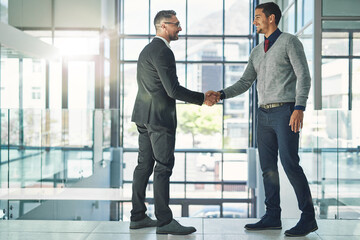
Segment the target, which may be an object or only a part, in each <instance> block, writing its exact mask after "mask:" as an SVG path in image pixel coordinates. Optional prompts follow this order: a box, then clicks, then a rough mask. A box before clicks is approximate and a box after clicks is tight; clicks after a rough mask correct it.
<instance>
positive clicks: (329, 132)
mask: <svg viewBox="0 0 360 240" xmlns="http://www.w3.org/2000/svg"><path fill="white" fill-rule="evenodd" d="M117 115H118V110H40V109H24V110H19V109H2V110H1V159H0V160H1V161H0V186H1V190H2V191H3V192H4V191H5V190H16V189H23V190H27V189H29V191H30V190H33V191H35V190H34V189H44V191H46V192H45V194H43V195H42V196H46V197H42V198H40V197H36V196H39V195H30V196H32V197H33V198H31V197H28V198H26V197H25V199H24V198H21V197H19V198H17V197H16V196H15V195H11V194H10V195H9V194H8V195H6V194H5V195H4V194H3V195H1V194H0V209H5V212H6V213H5V214H4V215H3V217H4V218H11V217H10V216H11V212H13V216H12V218H13V219H14V218H21V217H26V216H27V213H29V212H31V211H33V209H34V208H32V207H27V206H40V205H44V204H45V205H46V204H47V203H46V202H51V201H56V197H57V196H60V195H56V194H60V193H62V191H58V190H57V189H64V190H66V189H72V188H79V189H83V188H86V189H89V190H91V189H93V191H89V192H87V193H86V194H85V193H84V192H82V191H80V190H79V191H78V193H77V194H76V191H75V192H74V191H72V192H71V193H70V194H69V195H66V197H63V195H62V196H61V197H59V201H68V202H69V203H70V202H71V203H72V204H73V205H76V201H86V203H89V201H91V204H90V203H89V206H87V205H86V204H82V205H83V206H84V207H88V208H91V209H94V206H98V208H97V209H101V211H106V212H107V213H108V214H106V217H104V216H102V217H104V218H105V219H128V217H129V211H130V209H131V204H130V196H131V183H132V173H133V169H134V167H135V166H136V162H137V148H136V142H137V134H136V131H134V129H133V128H131V127H129V126H131V125H130V124H129V121H128V118H126V117H124V119H125V120H124V121H125V124H124V127H123V129H120V131H123V132H125V134H124V133H123V134H124V135H126V138H125V139H124V142H125V144H124V143H123V144H124V145H125V146H126V147H121V146H120V147H119V149H121V151H120V153H121V154H120V158H121V159H120V160H121V161H120V162H121V164H120V165H119V169H118V170H116V171H117V172H118V174H117V175H116V174H115V178H116V177H120V178H121V181H119V182H121V184H120V185H118V187H115V188H114V185H113V184H112V181H113V179H112V178H114V175H113V173H112V172H111V171H112V170H111V168H112V167H111V166H112V160H113V157H114V155H113V150H114V148H111V147H110V137H111V136H110V134H111V132H112V131H111V126H112V123H111V121H118V120H119V119H117V118H116V117H115V118H114V117H113V116H117ZM359 120H360V119H359V113H355V112H354V111H353V112H351V111H336V110H328V111H313V112H312V111H308V110H307V111H306V113H305V122H304V128H303V130H302V132H301V148H300V158H301V165H302V166H303V168H304V171H305V173H306V175H307V177H308V180H309V183H310V187H311V191H312V196H313V200H314V203H315V207H316V210H317V214H318V216H319V217H321V218H347V219H353V218H359V217H360V192H359V191H358V189H359V185H360V178H359V177H358V176H359V172H360V154H359V152H360V147H359V143H360V140H359V139H360V130H359V127H358V125H356V124H355V123H357V122H359ZM126 122H128V123H127V124H126ZM119 134H121V133H120V132H119ZM119 136H120V135H119ZM183 137H184V135H182V134H180V133H178V136H177V141H181V140H182V139H183ZM187 139H188V138H187ZM219 141H221V139H219ZM130 143H131V144H130ZM239 147H244V146H239ZM175 158H176V163H175V167H174V171H173V175H172V177H171V183H170V188H171V206H172V208H173V211H174V215H175V216H202V217H215V216H216V217H219V216H222V217H226V216H232V217H249V216H250V217H251V216H254V207H255V199H256V196H255V195H254V192H253V191H252V189H249V188H248V187H247V179H248V176H247V174H248V172H247V151H246V149H245V148H243V149H203V148H202V149H201V148H190V149H176V152H175ZM116 166H117V165H116ZM110 170H111V171H110ZM94 179H95V180H94ZM115 180H116V179H115ZM48 189H55V190H56V191H54V193H53V195H51V194H52V193H51V192H50V193H49V192H48ZM104 190H105V191H104ZM98 191H100V192H106V194H116V191H121V194H120V195H116V197H113V195H110V196H111V197H109V198H108V199H109V201H108V202H110V203H109V204H110V207H109V204H106V203H105V202H106V200H104V199H106V197H105V198H100V199H96V198H97V197H96V196H95V194H94V193H97V192H98ZM91 192H92V193H91ZM23 193H24V192H23ZM43 193H44V192H43ZM47 194H50V195H51V196H50V197H49V195H47ZM79 194H85V195H86V196H84V197H83V198H81V197H80V198H79V196H77V195H79ZM6 196H8V198H6ZM147 197H148V202H149V211H150V212H151V210H152V208H153V207H152V202H153V200H152V178H151V179H150V183H149V187H148V189H147ZM21 199H22V200H21ZM72 200H73V201H72ZM44 201H45V202H44ZM94 201H95V202H94ZM96 201H100V206H99V203H96ZM111 202H116V204H115V205H113V204H112V203H111ZM53 204H55V203H53ZM57 204H58V205H59V204H60V203H57ZM58 205H57V206H58ZM11 208H13V209H11ZM14 208H15V209H14ZM54 208H55V207H54ZM16 209H17V210H18V212H17V213H16V214H14V212H15V210H16ZM20 209H21V211H20ZM26 209H28V210H26ZM92 212H94V214H93V215H91V217H90V216H89V218H90V219H94V220H99V217H97V216H96V214H97V213H96V211H95V210H93V211H92ZM113 212H116V213H115V215H116V217H113V215H114V213H113ZM28 215H29V216H30V214H28ZM31 216H33V215H31ZM58 217H59V219H60V218H61V214H60V213H59V214H58ZM55 218H56V216H55ZM80 218H81V217H80ZM84 218H85V217H83V218H82V219H84ZM74 219H77V217H74Z"/></svg>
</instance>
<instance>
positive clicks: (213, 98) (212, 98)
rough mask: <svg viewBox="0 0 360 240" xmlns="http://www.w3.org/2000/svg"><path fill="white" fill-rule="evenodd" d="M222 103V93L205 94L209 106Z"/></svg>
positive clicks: (210, 92)
mask: <svg viewBox="0 0 360 240" xmlns="http://www.w3.org/2000/svg"><path fill="white" fill-rule="evenodd" d="M219 101H220V93H219V92H215V91H212V90H210V91H207V92H206V93H205V100H204V103H205V104H206V105H208V106H212V105H214V104H216V103H218V102H219Z"/></svg>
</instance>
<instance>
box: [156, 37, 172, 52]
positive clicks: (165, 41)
mask: <svg viewBox="0 0 360 240" xmlns="http://www.w3.org/2000/svg"><path fill="white" fill-rule="evenodd" d="M155 37H156V38H160V39H161V40H163V41H164V43H165V44H166V46H168V48H170V49H171V47H170V43H169V42H168V41H167V40H166V39H165V38H163V37H160V36H158V35H156V36H155Z"/></svg>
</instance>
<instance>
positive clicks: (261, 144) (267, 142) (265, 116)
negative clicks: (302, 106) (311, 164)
mask: <svg viewBox="0 0 360 240" xmlns="http://www.w3.org/2000/svg"><path fill="white" fill-rule="evenodd" d="M293 111H294V104H293V103H287V104H285V105H283V106H280V107H275V108H270V109H263V108H259V111H258V117H257V126H258V127H257V143H258V150H259V157H260V166H261V170H262V172H263V181H264V189H265V205H266V214H267V215H270V216H272V217H275V218H280V217H281V208H280V182H279V172H278V165H277V161H278V152H279V154H280V161H281V164H282V166H283V168H284V171H285V173H286V175H287V177H288V179H289V181H290V183H291V185H292V187H293V188H294V190H295V194H296V198H297V201H298V207H299V209H300V210H301V211H302V214H301V218H303V219H314V218H315V211H314V206H313V202H312V198H311V192H310V188H309V184H308V181H307V179H306V176H305V174H304V171H303V169H302V168H301V166H300V165H299V162H300V158H299V155H298V149H299V133H294V132H293V131H291V127H290V126H289V122H290V117H291V114H292V112H293ZM287 204H290V203H287Z"/></svg>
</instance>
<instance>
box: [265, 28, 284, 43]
mask: <svg viewBox="0 0 360 240" xmlns="http://www.w3.org/2000/svg"><path fill="white" fill-rule="evenodd" d="M280 34H281V31H280V29H279V28H277V29H276V30H275V31H274V32H273V33H272V34H271V35H270V36H269V37H268V38H265V39H269V42H270V43H274V42H275V41H276V39H277V38H278V37H279V36H280Z"/></svg>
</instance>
